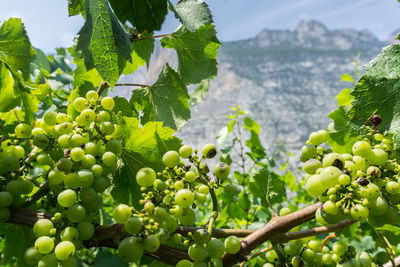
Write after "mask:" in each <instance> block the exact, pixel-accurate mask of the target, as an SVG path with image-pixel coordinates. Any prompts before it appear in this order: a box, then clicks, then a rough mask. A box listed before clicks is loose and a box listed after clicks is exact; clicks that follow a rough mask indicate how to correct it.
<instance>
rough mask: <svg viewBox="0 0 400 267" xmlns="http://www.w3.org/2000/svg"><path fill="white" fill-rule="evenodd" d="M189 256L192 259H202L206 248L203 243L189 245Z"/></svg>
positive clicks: (205, 255) (204, 256) (205, 254)
mask: <svg viewBox="0 0 400 267" xmlns="http://www.w3.org/2000/svg"><path fill="white" fill-rule="evenodd" d="M188 254H189V257H190V258H191V259H192V260H194V261H202V260H204V259H205V258H206V257H207V250H206V248H205V247H204V246H203V245H197V244H194V245H191V246H190V247H189V249H188Z"/></svg>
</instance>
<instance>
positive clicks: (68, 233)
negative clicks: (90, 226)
mask: <svg viewBox="0 0 400 267" xmlns="http://www.w3.org/2000/svg"><path fill="white" fill-rule="evenodd" d="M78 238H79V231H78V229H76V228H75V227H71V226H69V227H66V228H64V229H63V230H62V231H61V233H60V239H61V241H71V242H75V241H77V240H78Z"/></svg>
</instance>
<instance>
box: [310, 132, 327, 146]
mask: <svg viewBox="0 0 400 267" xmlns="http://www.w3.org/2000/svg"><path fill="white" fill-rule="evenodd" d="M308 139H309V140H310V143H311V144H312V145H314V146H319V145H320V144H322V143H325V142H327V141H328V139H329V133H328V132H327V131H325V130H320V131H318V132H312V133H311V134H310V136H309V137H308Z"/></svg>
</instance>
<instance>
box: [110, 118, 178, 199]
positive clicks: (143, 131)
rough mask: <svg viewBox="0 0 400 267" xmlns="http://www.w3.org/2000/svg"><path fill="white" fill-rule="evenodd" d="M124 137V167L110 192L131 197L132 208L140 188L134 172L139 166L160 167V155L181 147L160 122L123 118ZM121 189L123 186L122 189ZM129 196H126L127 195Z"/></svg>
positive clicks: (138, 196) (169, 130)
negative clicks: (140, 121)
mask: <svg viewBox="0 0 400 267" xmlns="http://www.w3.org/2000/svg"><path fill="white" fill-rule="evenodd" d="M121 125H122V131H123V136H124V139H123V140H124V141H125V142H124V144H123V151H122V160H123V162H124V166H123V167H122V169H121V172H120V175H117V176H116V177H115V178H114V182H115V183H116V184H117V185H118V184H119V185H120V187H117V189H116V190H114V192H115V193H116V194H118V193H121V192H118V191H120V190H119V189H120V188H121V189H122V190H123V192H122V193H123V194H122V196H119V197H120V199H121V198H125V199H126V198H127V196H126V195H127V194H129V195H130V196H131V198H130V199H131V202H132V204H133V205H135V206H136V207H137V206H138V201H139V198H140V187H139V186H138V185H137V183H136V179H135V178H134V177H136V172H137V171H138V170H139V169H141V168H143V167H151V168H153V169H154V170H155V171H160V170H162V169H163V168H164V164H163V162H162V156H163V155H164V153H165V152H167V151H169V150H176V151H178V149H179V148H180V147H181V140H180V139H179V138H177V137H174V136H172V135H173V134H174V132H175V131H174V130H172V129H170V128H168V127H163V125H162V122H148V123H146V124H145V125H143V127H140V126H139V121H138V120H137V119H135V118H126V117H125V118H123V120H122V121H121ZM124 188H125V189H124ZM113 195H114V194H113ZM128 199H129V197H128Z"/></svg>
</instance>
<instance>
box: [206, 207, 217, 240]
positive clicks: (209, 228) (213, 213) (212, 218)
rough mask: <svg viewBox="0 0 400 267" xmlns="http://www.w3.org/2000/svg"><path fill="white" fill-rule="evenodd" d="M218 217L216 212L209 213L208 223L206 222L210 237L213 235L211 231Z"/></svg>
mask: <svg viewBox="0 0 400 267" xmlns="http://www.w3.org/2000/svg"><path fill="white" fill-rule="evenodd" d="M217 217H218V211H213V212H212V213H211V218H210V221H209V222H208V233H209V234H210V236H212V234H213V229H214V222H215V220H216V219H217Z"/></svg>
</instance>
